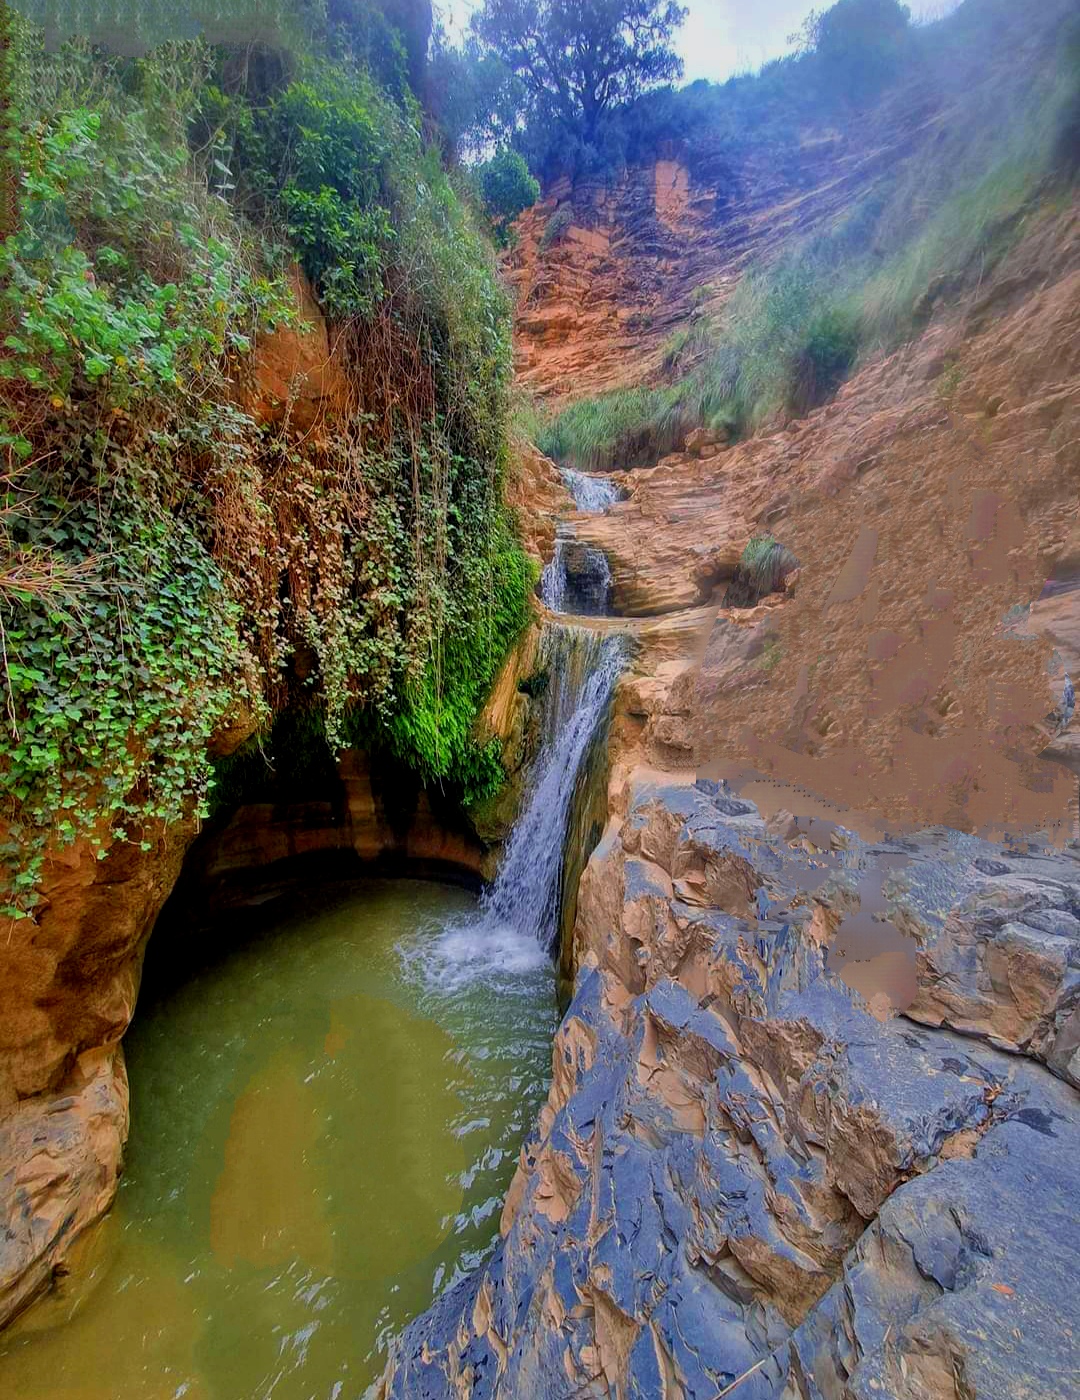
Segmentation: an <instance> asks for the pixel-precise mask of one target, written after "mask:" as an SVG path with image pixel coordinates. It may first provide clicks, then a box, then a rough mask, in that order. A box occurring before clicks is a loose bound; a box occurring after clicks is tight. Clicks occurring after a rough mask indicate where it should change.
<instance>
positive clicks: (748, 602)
mask: <svg viewBox="0 0 1080 1400" xmlns="http://www.w3.org/2000/svg"><path fill="white" fill-rule="evenodd" d="M798 567H799V561H798V559H797V558H796V557H795V555H794V554H793V553H792V552H791V550H790V549H788V548H787V546H786V545H782V544H781V543H780V542H779V540H776V539H774V538H773V536H772V535H755V536H754V537H753V539H751V540H750V542H749V543H748V544H747V546H746V548H745V549H744V550H743V552H742V558H741V559H740V560H739V562H738V564H737V565H736V567H735V573H734V575H733V576H732V579H731V583H730V584H729V585H728V590H727V593H726V594H725V595H724V607H725V608H753V607H756V606H757V605H758V603H760V602H761V600H762V598H767V597H768V596H769V595H770V593H779V592H780V591H781V589H782V588H783V586H784V579H785V578H786V577H787V575H788V574H790V573H791V572H792V570H793V569H797V568H798Z"/></svg>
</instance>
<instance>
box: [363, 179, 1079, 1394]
mask: <svg viewBox="0 0 1080 1400" xmlns="http://www.w3.org/2000/svg"><path fill="white" fill-rule="evenodd" d="M654 176H655V181H656V188H659V187H660V185H661V184H663V185H664V187H665V188H666V182H667V172H666V173H665V175H664V177H663V180H661V177H660V175H659V174H657V172H656V171H653V172H652V175H650V172H649V171H642V172H638V173H637V175H636V176H633V177H631V184H634V187H635V188H636V189H637V190H638V191H639V195H640V199H641V201H643V202H644V201H645V200H646V192H647V191H648V189H649V186H650V180H652V179H653V177H654ZM671 179H672V189H673V191H674V194H673V196H672V199H671V201H670V203H669V204H668V206H667V210H668V213H669V214H671V211H672V210H673V209H674V214H673V215H672V217H673V218H675V217H678V218H682V219H684V220H685V222H684V225H683V229H684V236H685V237H686V238H687V239H688V243H689V246H690V253H689V263H688V266H689V267H691V268H697V271H689V272H687V273H686V277H687V286H688V287H689V286H691V285H692V281H693V278H694V277H695V276H697V275H700V266H699V264H697V263H695V261H694V259H695V258H696V257H697V256H698V252H700V251H701V250H698V252H695V239H696V238H697V235H696V234H694V232H693V230H692V228H691V222H692V220H693V219H694V218H695V217H696V214H695V211H699V212H700V210H701V209H702V208H704V207H706V206H707V205H708V202H709V200H711V199H712V198H713V194H712V192H711V190H710V189H705V190H704V191H699V190H695V187H694V186H693V184H692V182H690V181H689V180H688V179H684V178H683V177H682V176H680V175H679V173H678V171H673V172H671ZM635 182H636V184H635ZM627 188H629V186H628V187H627ZM675 195H677V196H678V199H676V198H675ZM622 197H623V196H620V198H622ZM627 197H628V196H627ZM811 203H812V201H811ZM575 207H576V206H575ZM659 210H660V204H659V202H658V203H657V206H656V211H655V217H657V218H659ZM545 212H546V211H544V210H542V211H540V213H539V214H538V215H536V216H534V217H535V220H537V221H538V220H540V219H542V218H543V217H545ZM624 217H625V211H623V212H619V213H614V212H613V213H612V224H613V226H615V225H616V224H618V220H619V219H622V218H624ZM653 217H654V212H652V211H650V212H649V213H648V218H649V219H652V218H653ZM620 227H621V225H620ZM687 230H689V232H687ZM535 235H536V226H535V224H534V225H530V226H527V230H526V238H525V240H524V252H522V253H520V254H519V255H518V263H519V272H523V273H524V274H525V282H526V285H527V279H528V277H532V278H533V282H532V286H533V287H534V288H540V289H541V290H540V291H538V292H536V293H535V294H534V295H532V296H531V298H530V297H529V296H526V299H525V305H524V308H523V310H522V312H521V324H520V330H519V339H520V344H521V349H520V362H521V366H522V370H523V374H524V376H525V378H526V381H527V382H531V383H532V384H533V385H534V387H536V388H537V389H539V390H541V391H542V392H544V393H547V394H550V395H551V396H552V397H554V398H558V397H560V396H561V395H563V394H565V393H566V392H568V391H569V390H570V388H571V386H572V384H573V382H574V380H575V377H577V378H578V380H579V382H581V381H584V382H586V384H587V387H588V388H590V389H594V388H598V387H607V386H609V385H612V384H615V383H618V382H632V381H633V380H635V379H639V378H640V375H641V372H642V369H643V367H644V368H645V370H646V372H647V371H648V367H649V366H650V365H651V364H654V363H655V361H654V359H653V358H652V357H653V356H654V353H655V348H656V337H655V336H653V335H652V333H651V332H649V333H647V334H645V335H643V336H642V335H639V334H637V333H636V331H635V329H634V328H633V327H632V326H630V324H629V317H626V316H622V315H621V314H620V313H621V311H622V310H624V309H626V306H627V305H628V304H629V305H631V306H636V305H637V304H638V303H637V302H635V301H634V300H633V296H634V295H636V291H637V289H639V288H640V287H641V286H642V285H647V284H646V283H643V282H641V281H638V280H635V279H633V278H631V279H630V282H632V284H633V287H634V289H635V290H634V292H633V294H632V295H631V299H630V302H629V303H627V302H625V301H624V299H623V297H624V292H623V291H620V290H619V287H618V286H617V285H616V283H615V282H613V281H611V280H610V277H608V280H604V278H605V276H607V274H605V273H604V270H603V268H604V259H608V263H607V267H608V272H609V273H610V269H611V266H612V264H613V261H614V257H615V254H614V253H613V252H612V251H611V250H612V249H613V248H616V247H617V246H618V243H619V239H618V237H616V238H607V235H605V240H606V241H604V242H603V245H601V241H600V239H599V236H590V237H589V238H586V237H584V236H582V237H580V238H578V237H577V236H576V235H575V234H574V232H573V230H571V232H570V233H569V234H567V235H566V242H565V243H564V244H563V245H562V246H563V248H564V250H565V251H564V253H563V254H562V256H561V258H560V259H559V260H557V261H556V263H555V267H554V269H553V271H552V273H551V276H550V280H549V281H548V282H546V283H545V282H544V281H543V280H542V277H541V276H540V273H539V272H538V271H537V267H538V266H539V265H538V264H537V265H536V267H534V265H533V264H532V263H531V262H530V259H532V258H533V257H534V252H533V251H532V249H533V248H534V245H535V243H536V236H535ZM626 237H627V238H629V237H630V234H629V233H627V234H626ZM676 243H677V240H675V239H674V238H673V243H672V247H673V248H674V247H675V246H676ZM672 256H674V255H672ZM702 256H704V254H702ZM662 261H663V260H662V259H661V261H660V262H658V263H657V268H659V269H660V270H661V271H662V266H661V264H662ZM571 266H574V267H575V268H576V269H577V271H576V272H575V274H574V275H575V276H579V277H580V279H581V282H580V286H579V287H578V288H577V290H576V292H575V293H574V297H576V300H577V302H578V304H579V305H580V306H581V307H582V308H583V310H582V314H581V315H580V316H577V315H572V314H571V313H572V304H573V301H574V297H571V296H570V295H568V294H567V292H566V289H567V288H568V287H569V285H570V281H569V279H570V271H569V269H570V268H571ZM594 277H599V278H600V279H601V281H602V282H603V290H602V291H601V293H600V299H599V301H598V302H596V301H592V300H590V299H589V297H588V296H587V294H586V293H587V289H589V288H591V287H592V286H593V285H594V284H593V281H592V279H593V278H594ZM627 285H629V283H628V284H627ZM609 292H610V297H609V295H608V294H609ZM662 295H663V296H666V295H668V294H667V293H661V292H657V296H658V297H661V296H662ZM557 304H562V305H563V308H564V313H565V314H563V313H557V312H554V311H553V310H552V308H554V307H555V306H556V305H557ZM669 304H671V305H673V306H674V305H675V303H674V302H669ZM545 308H547V311H546V312H545ZM1078 309H1080V207H1078V206H1077V205H1076V203H1075V201H1070V200H1065V201H1059V202H1058V203H1057V204H1056V205H1050V206H1049V207H1047V206H1042V207H1040V208H1038V209H1033V210H1032V212H1031V214H1030V216H1029V218H1028V220H1027V222H1026V224H1025V227H1024V230H1023V236H1022V237H1021V238H1020V239H1019V240H1018V242H1017V246H1016V247H1015V248H1014V250H1013V252H1012V253H1011V254H1010V255H1009V256H1008V257H1007V258H1006V259H1005V260H1004V261H1003V262H1002V263H1001V264H1000V266H998V268H997V269H996V270H995V271H994V273H993V274H992V275H990V276H988V277H987V278H986V279H985V281H984V282H983V283H982V284H981V285H980V286H979V287H977V288H973V289H971V291H970V292H969V293H966V294H965V295H964V296H962V297H960V298H951V299H950V298H943V299H942V301H941V303H940V304H939V305H938V306H937V307H936V308H935V309H934V311H933V314H932V315H930V317H929V319H928V323H927V325H926V327H925V330H924V332H923V333H922V334H921V336H919V337H918V338H917V339H916V340H915V341H914V342H913V343H911V344H909V345H907V346H905V347H904V348H902V349H900V350H899V351H897V352H895V353H893V354H891V355H880V356H877V357H873V358H871V359H870V360H869V361H868V362H867V363H866V364H865V366H864V367H862V368H861V369H860V370H859V371H858V372H857V373H856V374H855V375H854V376H853V377H852V378H851V379H850V380H849V382H848V383H847V384H846V385H845V386H844V387H843V389H842V390H841V392H840V394H839V395H838V397H837V398H836V400H835V401H834V402H832V403H830V404H828V405H827V406H825V407H824V408H821V409H819V410H817V411H816V412H814V413H812V414H810V415H809V416H808V417H806V418H804V419H802V420H793V421H790V422H787V423H783V424H777V425H774V427H773V429H772V430H771V431H766V432H764V433H762V434H760V435H758V436H756V437H753V438H750V439H749V440H746V441H743V442H741V443H738V444H737V445H734V446H729V445H728V444H726V443H723V442H720V441H717V440H716V439H713V440H707V439H704V438H702V439H701V440H698V441H695V442H694V443H692V444H688V450H687V451H684V452H680V453H678V454H676V455H674V456H671V457H669V458H666V459H664V460H663V461H661V462H660V463H659V464H658V465H656V466H654V467H650V468H647V469H641V470H630V471H625V472H621V473H620V474H619V481H620V484H621V485H622V486H623V487H624V488H625V490H626V493H627V499H626V500H624V501H622V502H620V503H618V504H616V505H615V506H614V507H612V509H611V510H610V511H608V512H607V513H606V514H603V515H598V516H584V515H582V516H575V517H574V518H573V526H574V530H575V532H576V534H577V535H578V537H579V538H581V539H584V540H587V541H588V542H590V543H591V544H593V545H595V546H597V547H599V548H601V549H603V550H604V551H605V553H606V554H607V556H608V558H609V560H610V563H611V568H612V573H613V577H614V602H615V606H616V609H617V610H618V611H620V612H621V613H623V614H624V620H623V621H622V623H620V624H608V625H620V626H622V627H623V628H624V630H626V631H628V632H629V633H630V634H631V635H632V636H633V637H634V638H635V639H636V655H635V660H634V662H633V664H632V665H631V668H630V670H629V672H628V674H627V676H626V677H625V678H624V680H623V683H622V685H621V687H620V690H619V692H618V695H617V700H616V718H615V723H614V727H613V734H612V740H611V759H612V777H611V783H610V788H609V820H608V824H607V828H606V831H605V833H604V836H603V839H602V840H601V842H600V845H599V846H598V847H597V849H596V851H595V852H594V854H593V856H592V858H591V860H590V861H589V864H588V866H587V868H586V869H585V872H584V875H583V877H582V881H581V888H580V893H579V900H578V906H577V914H576V921H575V928H574V934H573V963H574V967H575V969H576V985H575V996H574V1000H573V1002H572V1004H571V1006H570V1009H569V1011H568V1013H567V1016H566V1018H565V1020H564V1022H563V1025H562V1027H561V1029H560V1031H559V1034H558V1037H557V1040H556V1045H555V1051H554V1056H553V1082H552V1087H551V1092H550V1096H549V1100H548V1104H547V1107H546V1108H545V1109H544V1110H543V1112H542V1114H541V1117H540V1120H539V1122H538V1123H537V1125H536V1127H535V1129H534V1131H533V1133H532V1135H531V1136H530V1138H529V1140H528V1141H527V1142H526V1144H525V1146H524V1148H523V1150H522V1154H521V1162H520V1166H519V1169H518V1173H517V1176H516V1178H515V1181H514V1184H513V1186H512V1188H511V1191H510V1194H509V1197H508V1200H507V1203H506V1207H505V1210H504V1214H503V1218H502V1226H501V1233H500V1238H499V1241H498V1244H497V1246H496V1248H495V1252H494V1254H493V1256H492V1257H491V1259H490V1260H489V1261H488V1263H487V1264H486V1265H485V1266H484V1267H483V1268H482V1269H481V1270H479V1271H478V1272H477V1273H476V1274H474V1275H473V1276H472V1277H470V1278H469V1279H467V1280H465V1281H464V1282H462V1283H461V1284H460V1285H458V1287H457V1288H455V1289H454V1290H452V1291H451V1292H449V1293H447V1294H444V1295H443V1296H442V1297H440V1298H439V1299H438V1300H437V1301H436V1303H435V1305H434V1306H433V1307H432V1309H431V1310H430V1311H429V1312H428V1313H427V1314H426V1315H425V1316H424V1317H422V1318H420V1319H418V1320H417V1321H416V1322H415V1323H414V1324H413V1325H412V1326H411V1327H410V1328H409V1329H407V1331H406V1332H405V1334H404V1335H403V1336H402V1337H401V1338H400V1339H399V1341H398V1343H397V1345H396V1347H395V1349H394V1351H393V1353H392V1356H391V1359H390V1362H389V1364H388V1367H387V1370H386V1374H385V1376H384V1377H383V1380H382V1382H381V1383H380V1385H379V1387H377V1388H376V1391H375V1394H377V1395H378V1396H379V1397H381V1400H388V1397H394V1398H395V1400H406V1397H408V1400H414V1398H415V1397H425V1400H436V1398H438V1400H442V1398H443V1397H451V1396H454V1397H460V1400H464V1397H477V1396H483V1397H506V1400H511V1397H521V1396H525V1395H528V1396H530V1397H550V1400H565V1397H568V1396H571V1395H573V1396H590V1397H598V1398H599V1397H614V1400H629V1397H640V1400H646V1397H648V1400H654V1398H655V1397H660V1396H662V1397H665V1400H718V1397H720V1396H727V1395H733V1396H737V1400H871V1397H882V1396H889V1397H892V1398H893V1400H973V1397H980V1400H1004V1397H1017V1398H1019V1397H1035V1396H1039V1397H1043V1396H1051V1395H1054V1396H1057V1395H1062V1396H1064V1395H1067V1394H1072V1393H1073V1392H1074V1391H1075V1389H1076V1384H1077V1373H1076V1369H1075V1357H1074V1356H1073V1355H1072V1344H1071V1338H1072V1336H1073V1335H1074V1333H1075V1329H1076V1328H1077V1326H1078V1325H1080V1311H1078V1307H1077V1304H1076V1301H1075V1298H1074V1296H1073V1292H1074V1290H1072V1288H1071V1286H1070V1282H1069V1280H1070V1277H1071V1273H1072V1263H1071V1259H1072V1255H1073V1253H1074V1252H1075V1250H1076V1248H1077V1245H1078V1244H1080V1238H1078V1234H1077V1227H1076V1223H1075V1220H1074V1212H1073V1210H1072V1204H1071V1201H1072V1195H1073V1190H1072V1171H1073V1162H1074V1158H1075V1154H1076V1152H1077V1149H1078V1147H1080V1098H1078V1096H1077V1086H1080V1053H1078V1047H1080V980H1078V978H1080V857H1078V852H1077V847H1076V845H1075V843H1074V838H1075V837H1076V836H1077V835H1078V834H1080V833H1078V830H1077V817H1078V815H1080V809H1078V805H1077V782H1078V773H1080V767H1078V764H1077V759H1076V753H1077V750H1076V738H1075V733H1074V730H1073V729H1072V728H1071V727H1070V719H1071V705H1070V704H1069V677H1075V676H1076V674H1077V668H1078V667H1080V652H1078V650H1077V643H1078V631H1077V627H1078V623H1077V618H1078V616H1080V612H1078V608H1077V599H1078V598H1080V592H1078V591H1077V585H1078V583H1080V572H1078V570H1080V534H1078V532H1077V523H1076V507H1077V500H1078V499H1080V496H1078V488H1080V449H1078V443H1080V318H1078ZM547 313H551V314H547ZM679 314H680V313H679V312H677V311H674V312H673V317H674V319H676V320H677V319H678V315H679ZM560 315H561V316H562V319H561V321H560ZM624 372H625V376H626V378H625V380H622V378H621V376H622V375H623V374H624ZM762 531H768V532H770V533H771V534H772V535H773V536H774V537H775V538H776V539H777V540H779V541H780V542H781V543H782V544H783V545H784V546H786V547H787V548H788V549H789V550H790V551H791V552H792V554H793V555H794V556H795V557H796V558H797V560H798V566H797V567H795V568H789V569H788V571H787V576H786V578H785V579H784V581H783V583H782V585H781V586H780V589H779V590H778V591H777V592H776V593H775V594H773V595H771V596H769V597H766V598H765V599H763V600H762V601H761V602H760V603H759V604H758V605H756V606H754V607H750V608H734V607H728V606H725V605H724V604H725V596H726V594H727V590H728V586H729V584H730V582H731V580H732V577H733V575H734V573H735V570H736V568H737V565H738V562H739V559H740V557H741V555H742V552H743V550H744V548H745V546H746V544H747V542H748V540H749V539H750V538H751V537H752V536H754V535H755V534H757V533H760V532H762Z"/></svg>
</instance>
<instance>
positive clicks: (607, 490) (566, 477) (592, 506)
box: [562, 467, 622, 515]
mask: <svg viewBox="0 0 1080 1400" xmlns="http://www.w3.org/2000/svg"><path fill="white" fill-rule="evenodd" d="M562 479H563V481H564V482H565V483H566V489H567V490H568V491H569V492H570V494H571V496H573V498H574V505H575V506H577V508H578V510H580V511H581V512H582V513H583V514H588V515H600V514H602V513H603V512H604V511H605V510H608V509H609V508H610V507H611V506H613V505H614V504H615V502H616V501H618V500H621V499H622V492H621V491H620V490H619V488H618V487H617V486H616V485H615V483H614V481H612V479H611V477H610V476H588V475H586V473H585V472H576V471H574V470H573V469H572V468H571V467H563V468H562Z"/></svg>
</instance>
